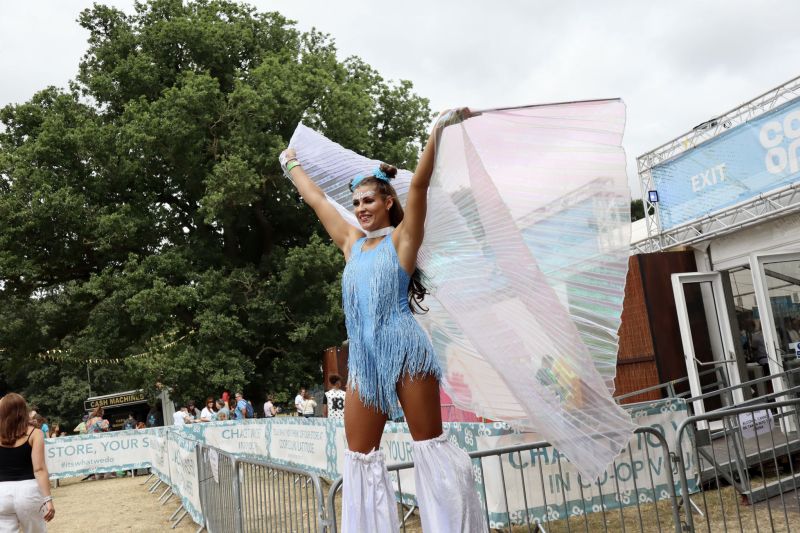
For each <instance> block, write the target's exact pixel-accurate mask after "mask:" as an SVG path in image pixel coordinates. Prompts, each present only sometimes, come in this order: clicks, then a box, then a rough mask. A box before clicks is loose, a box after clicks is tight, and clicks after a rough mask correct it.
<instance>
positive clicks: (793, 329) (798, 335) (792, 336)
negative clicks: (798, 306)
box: [783, 316, 800, 344]
mask: <svg viewBox="0 0 800 533" xmlns="http://www.w3.org/2000/svg"><path fill="white" fill-rule="evenodd" d="M797 322H798V319H796V318H792V317H790V316H787V317H784V319H783V329H784V331H785V332H786V343H787V344H791V343H793V342H798V341H800V331H798V329H797Z"/></svg>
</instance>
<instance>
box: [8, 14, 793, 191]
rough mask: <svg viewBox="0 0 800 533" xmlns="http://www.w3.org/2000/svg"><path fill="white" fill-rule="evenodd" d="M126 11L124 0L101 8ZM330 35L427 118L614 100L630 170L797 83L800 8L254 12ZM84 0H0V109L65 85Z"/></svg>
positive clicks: (81, 38) (80, 48)
mask: <svg viewBox="0 0 800 533" xmlns="http://www.w3.org/2000/svg"><path fill="white" fill-rule="evenodd" d="M101 3H105V4H109V5H114V6H117V7H119V8H121V9H123V10H124V11H126V12H129V13H130V12H132V11H133V0H106V1H105V2H101ZM249 3H251V4H252V5H255V6H256V7H257V8H258V9H259V10H262V11H275V10H276V11H280V12H281V13H283V14H284V15H286V16H287V17H289V18H291V19H294V20H296V21H297V22H298V25H299V27H300V29H303V30H306V29H310V28H311V27H316V28H317V29H319V30H321V31H323V32H325V33H329V34H331V35H332V36H333V37H334V38H335V40H336V42H337V45H338V48H339V51H340V54H341V56H342V57H343V58H344V57H346V56H350V55H357V56H360V57H361V58H363V59H364V60H365V61H366V62H367V63H369V64H370V65H372V66H373V67H375V68H376V69H377V70H378V71H379V72H380V73H381V74H382V75H383V76H384V77H385V78H387V79H408V80H411V81H412V82H413V83H414V86H415V87H416V91H417V92H418V93H419V94H420V95H422V96H425V97H427V98H430V100H431V105H432V107H433V108H434V109H441V108H446V107H452V106H460V105H468V106H470V107H473V108H484V107H499V106H505V105H522V104H532V103H542V102H554V101H565V100H583V99H594V98H607V97H621V98H622V99H623V100H625V102H626V104H627V108H628V125H627V131H626V134H625V141H624V143H625V149H626V151H627V154H628V174H629V181H630V182H631V188H632V194H633V195H634V196H635V197H638V196H639V185H638V178H637V176H636V175H635V169H636V166H635V158H636V157H637V156H639V155H641V154H642V153H645V152H647V151H649V150H651V149H653V148H655V147H657V146H658V145H660V144H663V143H664V142H666V141H668V140H670V139H672V138H674V137H676V136H678V135H680V134H682V133H684V132H686V131H687V130H689V129H691V128H692V127H693V126H695V125H697V124H699V123H701V122H704V121H706V120H708V119H709V118H711V117H713V116H716V115H719V114H721V113H723V112H725V111H728V110H729V109H731V108H733V107H736V106H738V105H739V104H741V103H743V102H745V101H747V100H749V99H751V98H753V97H755V96H758V95H759V94H761V93H763V92H765V91H767V90H769V89H771V88H773V87H774V86H776V85H780V84H782V83H783V82H785V81H788V80H790V79H792V78H795V77H797V76H798V75H800V31H798V20H800V1H798V0H760V1H759V2H754V1H748V2H745V1H741V0H718V1H701V0H695V1H689V0H671V1H669V2H666V1H656V0H652V1H634V0H630V1H609V0H604V1H600V2H591V1H588V0H586V1H582V2H579V1H565V0H560V1H558V0H557V1H541V0H527V1H525V0H494V1H488V0H484V1H478V0H460V1H456V0H425V1H421V0H401V1H393V2H384V1H378V0H253V1H251V2H249ZM91 4H92V2H90V1H85V0H5V1H4V2H3V6H2V11H1V12H0V50H2V54H0V73H2V76H1V77H0V106H2V105H6V104H8V103H16V102H23V101H25V100H27V99H28V98H30V96H31V95H32V94H33V93H34V92H35V91H36V90H38V89H41V88H43V87H45V86H47V85H57V86H65V85H66V82H67V80H69V79H70V78H73V77H74V76H75V73H76V72H77V66H78V61H79V59H80V57H81V55H82V54H83V53H84V51H85V49H86V37H87V34H86V32H84V31H83V30H82V29H81V28H80V27H79V26H78V25H77V23H76V22H75V19H76V18H77V16H78V14H79V13H80V11H81V10H82V9H84V8H86V7H89V6H90V5H91Z"/></svg>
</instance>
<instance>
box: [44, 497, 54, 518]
mask: <svg viewBox="0 0 800 533" xmlns="http://www.w3.org/2000/svg"><path fill="white" fill-rule="evenodd" d="M42 513H43V518H44V521H45V522H49V521H50V520H52V519H53V517H54V516H56V508H55V506H53V500H50V501H49V502H45V503H43V504H42Z"/></svg>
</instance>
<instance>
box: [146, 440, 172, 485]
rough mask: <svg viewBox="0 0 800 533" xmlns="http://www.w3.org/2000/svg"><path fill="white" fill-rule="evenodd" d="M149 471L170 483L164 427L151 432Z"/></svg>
mask: <svg viewBox="0 0 800 533" xmlns="http://www.w3.org/2000/svg"><path fill="white" fill-rule="evenodd" d="M150 471H151V472H152V473H153V474H155V475H156V476H158V478H159V479H160V480H161V481H163V482H164V483H170V473H169V452H168V450H167V434H166V429H165V428H158V429H157V430H156V431H154V432H153V436H152V446H150Z"/></svg>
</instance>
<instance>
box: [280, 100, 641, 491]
mask: <svg viewBox="0 0 800 533" xmlns="http://www.w3.org/2000/svg"><path fill="white" fill-rule="evenodd" d="M624 125H625V106H624V104H623V103H622V102H621V101H619V100H598V101H587V102H574V103H564V104H551V105H540V106H530V107H521V108H512V109H501V110H487V111H482V112H481V113H480V114H479V115H477V116H474V117H472V118H470V119H468V120H466V121H464V122H462V123H460V124H456V125H453V126H448V127H446V128H445V129H444V130H443V131H442V133H441V137H440V139H439V142H438V145H437V148H436V164H435V167H434V171H433V176H432V179H431V185H430V189H429V193H428V211H427V218H426V223H425V241H424V244H423V246H422V248H421V249H420V251H419V255H418V267H419V269H420V271H421V273H422V278H423V283H424V285H425V286H426V287H427V288H428V290H429V291H430V295H429V296H427V297H426V299H425V304H426V305H427V306H428V307H429V308H430V311H429V312H428V313H427V314H424V315H417V320H418V321H419V322H420V324H421V325H422V326H423V328H424V329H425V330H426V331H427V332H428V334H429V335H430V338H431V341H432V342H433V346H434V348H435V350H436V353H437V356H438V357H439V359H440V361H441V364H442V367H443V369H444V375H443V379H442V385H443V386H444V387H445V390H446V391H447V393H448V394H449V395H450V396H451V397H452V398H453V400H454V402H455V403H456V405H458V406H459V407H461V408H463V409H467V410H470V411H474V412H475V413H477V414H478V415H479V416H483V417H486V418H489V419H492V420H502V421H504V422H507V423H509V424H511V425H513V426H516V427H518V428H520V429H521V430H526V431H533V432H535V433H537V434H538V435H539V436H541V437H542V438H543V439H546V440H548V441H549V442H550V443H552V444H553V445H554V446H556V447H557V448H558V449H559V451H561V452H562V453H564V454H565V455H566V456H567V457H568V458H569V459H570V461H572V462H573V463H574V464H575V465H576V466H577V467H578V469H579V470H580V471H581V472H582V473H583V474H584V475H585V476H587V477H589V478H592V479H593V478H594V477H596V476H597V475H598V474H600V472H602V471H603V470H604V469H605V468H606V466H607V465H608V464H609V463H610V462H611V461H612V460H613V458H614V457H615V456H616V455H617V454H618V453H619V452H620V451H621V450H622V449H623V447H625V445H626V444H627V442H628V440H629V439H630V437H631V434H632V431H633V427H634V426H633V424H632V422H631V420H630V417H629V416H628V414H626V412H625V411H624V410H623V409H621V408H620V407H619V406H618V405H616V403H615V402H614V401H613V399H612V397H611V394H612V393H613V387H614V385H613V380H614V376H615V371H616V354H617V340H618V339H617V330H618V328H619V323H620V314H621V310H622V299H623V292H624V286H625V277H626V274H627V261H628V249H629V239H630V217H629V216H630V215H629V213H630V195H629V192H628V183H627V177H626V173H625V154H624V151H623V149H622V146H621V141H622V134H623V130H624ZM290 146H291V147H292V148H294V149H295V150H296V151H297V155H298V159H299V160H300V161H302V162H303V167H304V169H305V171H306V173H308V175H309V176H310V177H311V178H312V179H313V180H314V181H315V182H316V183H317V184H318V185H319V186H320V187H321V188H322V189H323V191H324V192H325V194H326V195H327V196H328V198H329V200H330V201H331V202H332V203H333V205H335V206H336V207H337V209H338V210H339V212H340V213H341V214H342V215H343V216H344V217H345V219H346V220H348V221H349V222H350V223H351V224H353V225H354V226H356V227H358V223H357V221H356V219H355V217H354V215H353V214H352V213H351V212H350V209H351V208H352V195H351V192H350V190H349V189H348V184H349V182H350V180H351V179H352V178H353V176H355V175H357V174H361V173H368V172H370V171H371V170H372V169H374V168H375V167H376V166H377V164H378V163H379V162H378V161H375V160H370V159H367V158H364V157H362V156H359V155H358V154H355V153H353V152H351V151H349V150H346V149H345V148H343V147H341V146H339V145H338V144H336V143H334V142H332V141H330V140H329V139H327V138H325V137H324V136H322V135H320V134H319V133H317V132H315V131H313V130H311V129H309V128H307V127H305V126H304V125H302V124H300V125H299V126H298V127H297V130H296V131H295V133H294V135H293V136H292V140H291V143H290ZM411 175H412V174H411V173H410V172H408V171H403V170H401V171H399V172H398V175H397V178H396V179H395V180H394V181H393V185H394V187H395V189H396V190H397V193H398V195H399V197H400V199H401V201H404V199H405V196H406V193H407V191H408V184H409V182H410V179H411Z"/></svg>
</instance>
